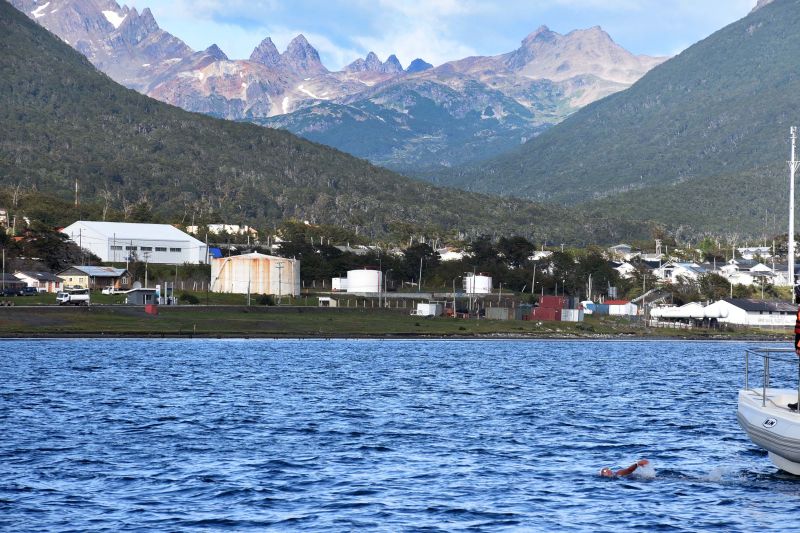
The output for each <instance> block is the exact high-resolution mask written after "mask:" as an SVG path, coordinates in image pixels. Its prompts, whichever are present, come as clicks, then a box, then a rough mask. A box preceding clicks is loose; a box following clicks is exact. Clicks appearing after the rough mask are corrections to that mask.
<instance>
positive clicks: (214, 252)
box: [208, 248, 222, 259]
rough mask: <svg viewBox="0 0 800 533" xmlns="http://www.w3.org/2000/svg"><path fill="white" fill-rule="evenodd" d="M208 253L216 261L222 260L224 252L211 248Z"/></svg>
mask: <svg viewBox="0 0 800 533" xmlns="http://www.w3.org/2000/svg"><path fill="white" fill-rule="evenodd" d="M208 253H209V254H210V255H211V257H213V258H214V259H221V258H222V250H220V249H219V248H209V249H208Z"/></svg>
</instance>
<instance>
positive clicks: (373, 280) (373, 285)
mask: <svg viewBox="0 0 800 533" xmlns="http://www.w3.org/2000/svg"><path fill="white" fill-rule="evenodd" d="M382 282H383V277H382V276H381V272H380V271H378V270H367V269H364V270H349V271H348V272H347V292H369V293H378V292H381V283H382Z"/></svg>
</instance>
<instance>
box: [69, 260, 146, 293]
mask: <svg viewBox="0 0 800 533" xmlns="http://www.w3.org/2000/svg"><path fill="white" fill-rule="evenodd" d="M58 277H59V278H61V279H62V280H63V281H64V288H65V289H66V288H70V289H73V288H74V289H103V288H105V287H114V289H116V290H124V289H128V288H129V287H130V284H131V275H130V274H129V273H128V271H127V270H125V269H124V268H114V267H105V266H87V265H80V266H71V267H69V268H68V269H66V270H63V271H61V272H59V273H58Z"/></svg>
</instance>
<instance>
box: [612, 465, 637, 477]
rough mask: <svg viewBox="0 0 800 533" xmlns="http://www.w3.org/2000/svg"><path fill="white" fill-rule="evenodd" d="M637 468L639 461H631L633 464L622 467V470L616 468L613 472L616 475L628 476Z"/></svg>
mask: <svg viewBox="0 0 800 533" xmlns="http://www.w3.org/2000/svg"><path fill="white" fill-rule="evenodd" d="M637 468H639V463H633V464H632V465H631V466H629V467H628V468H623V469H622V470H617V471H616V472H615V474H616V475H617V476H629V475H631V474H633V472H634V471H635V470H636V469H637Z"/></svg>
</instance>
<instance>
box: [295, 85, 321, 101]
mask: <svg viewBox="0 0 800 533" xmlns="http://www.w3.org/2000/svg"><path fill="white" fill-rule="evenodd" d="M297 90H298V91H300V92H303V93H306V94H307V95H308V96H310V97H311V98H314V99H315V100H328V98H325V97H324V96H317V95H316V94H314V93H312V92H311V91H309V90H308V89H304V88H303V84H302V83H301V84H300V85H299V86H298V87H297ZM325 94H327V93H325Z"/></svg>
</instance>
